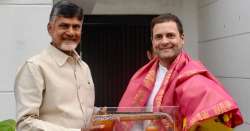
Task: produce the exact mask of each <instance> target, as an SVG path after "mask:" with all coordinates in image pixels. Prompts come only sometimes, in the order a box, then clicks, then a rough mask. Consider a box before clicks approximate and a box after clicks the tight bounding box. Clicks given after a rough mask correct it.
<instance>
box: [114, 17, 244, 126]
mask: <svg viewBox="0 0 250 131" xmlns="http://www.w3.org/2000/svg"><path fill="white" fill-rule="evenodd" d="M151 39H152V45H153V50H154V53H155V54H156V56H155V57H154V58H153V59H152V60H150V62H149V63H148V64H146V65H144V66H143V67H142V68H140V69H139V70H138V71H137V72H136V73H135V74H134V76H133V77H132V78H131V80H130V82H129V84H128V87H127V90H126V91H125V93H124V95H123V97H122V99H121V101H120V104H119V107H159V106H179V108H180V115H181V121H182V127H181V128H182V129H181V130H183V131H187V130H197V131H198V130H199V131H202V130H206V131H208V130H213V131H217V130H223V131H226V130H231V129H232V128H234V127H235V126H237V125H240V124H242V123H243V118H242V116H241V114H240V111H239V108H238V107H237V105H236V103H235V101H234V100H233V99H232V97H231V96H230V95H229V94H228V93H227V92H226V91H225V90H224V88H223V85H221V84H220V82H219V81H218V80H217V79H216V78H215V77H214V76H213V75H212V74H211V73H210V72H209V71H208V70H207V69H206V68H205V67H204V66H203V65H202V64H201V63H200V62H199V61H194V60H192V59H191V58H190V57H189V56H188V55H187V54H186V53H185V52H184V51H183V45H184V32H183V27H182V24H181V21H180V20H179V18H178V17H177V16H175V15H173V14H165V15H160V16H158V17H155V18H154V19H153V20H152V22H151ZM151 111H153V110H151ZM163 130H164V129H163Z"/></svg>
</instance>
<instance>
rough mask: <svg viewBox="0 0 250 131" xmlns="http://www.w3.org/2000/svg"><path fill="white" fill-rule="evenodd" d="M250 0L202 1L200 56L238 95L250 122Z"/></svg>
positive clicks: (243, 129)
mask: <svg viewBox="0 0 250 131" xmlns="http://www.w3.org/2000/svg"><path fill="white" fill-rule="evenodd" d="M249 5H250V1H249V0H237V1H235V0H200V1H199V8H198V12H199V17H198V18H199V57H200V58H201V60H202V61H203V62H204V63H205V65H206V66H207V67H208V68H209V69H210V70H211V71H212V72H213V73H214V74H215V75H216V76H217V77H218V78H219V79H220V80H221V81H222V82H223V83H224V85H225V87H226V89H227V90H228V91H229V93H230V94H231V95H232V96H233V97H234V98H235V100H236V101H237V103H238V105H239V106H240V109H241V111H242V114H243V116H244V118H245V122H246V123H245V124H244V125H243V126H241V127H239V128H237V131H249V129H250V126H249V124H247V123H250V101H248V99H249V97H248V96H249V94H250V69H249V67H250V58H249V56H250V51H249V49H250V26H249V23H250V13H249V12H250V8H249Z"/></svg>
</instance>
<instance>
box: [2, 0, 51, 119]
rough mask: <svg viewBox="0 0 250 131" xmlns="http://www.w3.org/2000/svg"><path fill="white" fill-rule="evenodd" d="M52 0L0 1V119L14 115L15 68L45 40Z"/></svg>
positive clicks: (41, 46)
mask: <svg viewBox="0 0 250 131" xmlns="http://www.w3.org/2000/svg"><path fill="white" fill-rule="evenodd" d="M51 5H52V0H36V1H34V0H1V1H0V16H1V20H0V29H1V30H0V36H1V51H0V59H1V65H0V72H1V75H0V104H1V107H0V120H3V119H9V118H15V100H14V94H13V86H14V78H15V74H16V70H17V68H18V66H19V65H21V64H22V63H23V62H24V60H26V59H27V58H28V57H30V56H32V55H33V54H35V53H37V52H39V51H40V50H41V49H43V48H45V47H46V46H47V45H48V44H49V41H50V39H49V37H48V35H47V29H46V26H47V22H48V18H49V12H50V9H51Z"/></svg>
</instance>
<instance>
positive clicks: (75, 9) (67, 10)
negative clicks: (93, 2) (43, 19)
mask: <svg viewBox="0 0 250 131" xmlns="http://www.w3.org/2000/svg"><path fill="white" fill-rule="evenodd" d="M55 16H63V17H65V18H73V17H77V18H78V19H79V20H82V19H83V9H82V8H81V7H79V6H78V5H76V4H74V3H72V2H69V1H67V0H61V1H59V2H57V3H56V4H55V5H54V6H53V8H52V10H51V12H50V17H49V21H52V20H53V19H54V17H55Z"/></svg>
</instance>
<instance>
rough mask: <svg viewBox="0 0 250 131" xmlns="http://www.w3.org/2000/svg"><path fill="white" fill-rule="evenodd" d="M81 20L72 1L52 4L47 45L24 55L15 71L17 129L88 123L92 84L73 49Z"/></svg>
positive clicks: (68, 128) (62, 130)
mask: <svg viewBox="0 0 250 131" xmlns="http://www.w3.org/2000/svg"><path fill="white" fill-rule="evenodd" d="M82 23H83V9H82V8H80V7H79V6H77V5H76V4H74V3H71V2H67V1H65V0H62V1H60V2H58V3H56V4H55V5H54V6H53V8H52V11H51V14H50V20H49V23H48V26H47V29H48V32H49V35H50V36H51V38H52V41H51V45H49V47H48V48H47V49H45V50H43V51H42V52H41V53H40V54H37V55H35V56H33V57H31V58H30V59H28V60H26V62H25V63H24V64H23V65H22V66H21V68H20V69H19V70H18V72H17V75H16V81H15V98H16V107H17V130H18V131H85V130H90V129H89V128H92V127H90V123H91V117H92V112H93V107H94V98H95V94H94V83H93V80H92V76H91V72H90V69H89V67H88V65H87V64H86V63H85V62H84V61H82V60H81V59H80V57H79V55H78V54H77V53H76V51H75V48H76V47H77V45H78V44H79V42H80V40H81V30H82ZM93 128H94V127H93Z"/></svg>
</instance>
